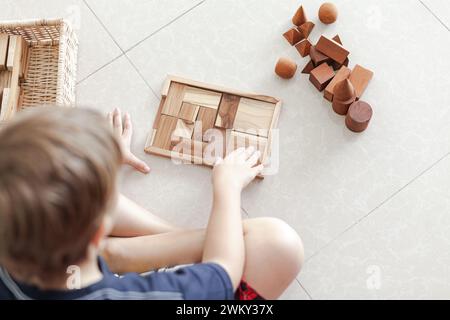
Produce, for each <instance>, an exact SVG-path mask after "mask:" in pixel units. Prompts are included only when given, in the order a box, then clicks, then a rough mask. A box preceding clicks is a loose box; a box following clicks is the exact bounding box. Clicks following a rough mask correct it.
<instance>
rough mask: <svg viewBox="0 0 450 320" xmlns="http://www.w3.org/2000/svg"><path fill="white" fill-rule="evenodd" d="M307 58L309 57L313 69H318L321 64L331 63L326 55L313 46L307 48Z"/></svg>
mask: <svg viewBox="0 0 450 320" xmlns="http://www.w3.org/2000/svg"><path fill="white" fill-rule="evenodd" d="M309 56H310V57H311V60H312V62H313V64H314V66H315V67H318V66H319V65H321V64H322V63H331V62H332V61H333V60H332V59H331V58H330V57H327V56H326V55H324V54H322V53H321V52H319V51H317V49H316V47H315V46H311V48H309Z"/></svg>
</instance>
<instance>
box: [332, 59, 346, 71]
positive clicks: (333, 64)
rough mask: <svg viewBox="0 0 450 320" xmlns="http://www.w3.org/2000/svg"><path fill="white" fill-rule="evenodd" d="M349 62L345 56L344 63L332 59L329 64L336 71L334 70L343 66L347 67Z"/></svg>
mask: <svg viewBox="0 0 450 320" xmlns="http://www.w3.org/2000/svg"><path fill="white" fill-rule="evenodd" d="M349 62H350V60H349V59H348V57H347V59H345V61H344V63H339V62H336V61H334V60H333V61H332V62H331V66H332V67H333V69H334V70H335V71H336V70H339V69H341V68H342V67H343V66H346V67H348V64H349Z"/></svg>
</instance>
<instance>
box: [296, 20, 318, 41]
mask: <svg viewBox="0 0 450 320" xmlns="http://www.w3.org/2000/svg"><path fill="white" fill-rule="evenodd" d="M314 26H315V24H314V23H313V22H311V21H307V22H305V23H303V24H302V25H301V26H299V27H298V31H300V33H301V34H302V36H303V37H305V38H308V37H309V34H310V33H311V31H312V30H313V29H314Z"/></svg>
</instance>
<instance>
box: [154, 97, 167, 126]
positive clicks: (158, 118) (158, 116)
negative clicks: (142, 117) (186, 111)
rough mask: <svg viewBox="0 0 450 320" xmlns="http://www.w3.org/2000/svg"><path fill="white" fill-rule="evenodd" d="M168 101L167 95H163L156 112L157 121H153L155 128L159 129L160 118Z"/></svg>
mask: <svg viewBox="0 0 450 320" xmlns="http://www.w3.org/2000/svg"><path fill="white" fill-rule="evenodd" d="M165 102H166V97H164V96H163V97H161V101H160V102H159V107H158V112H157V113H156V117H155V121H154V122H153V129H158V126H159V120H160V119H161V112H162V109H163V107H164V104H165Z"/></svg>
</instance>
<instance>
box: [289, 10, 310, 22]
mask: <svg viewBox="0 0 450 320" xmlns="http://www.w3.org/2000/svg"><path fill="white" fill-rule="evenodd" d="M306 21H308V19H307V18H306V14H305V10H304V9H303V6H300V8H298V10H297V12H296V13H295V15H294V17H292V23H293V24H294V25H296V26H300V25H302V24H304V23H305V22H306Z"/></svg>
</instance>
